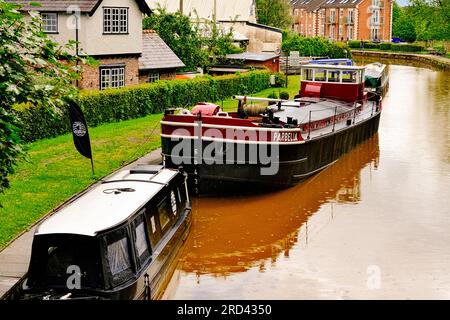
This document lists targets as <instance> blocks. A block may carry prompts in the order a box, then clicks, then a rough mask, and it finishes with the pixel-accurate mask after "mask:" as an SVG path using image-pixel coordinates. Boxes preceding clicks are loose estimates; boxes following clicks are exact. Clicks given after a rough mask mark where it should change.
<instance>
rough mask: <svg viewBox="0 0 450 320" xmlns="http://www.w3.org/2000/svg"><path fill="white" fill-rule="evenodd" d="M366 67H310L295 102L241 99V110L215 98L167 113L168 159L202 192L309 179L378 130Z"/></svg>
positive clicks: (378, 103) (376, 100) (378, 105)
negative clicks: (223, 107) (366, 82)
mask: <svg viewBox="0 0 450 320" xmlns="http://www.w3.org/2000/svg"><path fill="white" fill-rule="evenodd" d="M364 71H365V67H358V66H340V65H338V66H334V65H304V66H301V78H302V80H301V85H300V92H299V94H298V95H297V96H296V97H295V99H294V100H292V101H284V100H277V99H264V98H254V97H235V99H236V100H237V101H238V108H237V111H236V112H224V111H223V110H221V109H220V108H219V106H216V105H214V104H211V103H201V104H198V105H197V106H195V107H194V108H193V109H192V110H191V111H190V110H181V111H180V110H167V111H166V113H165V115H164V118H163V119H162V121H161V126H162V133H161V139H162V155H163V160H164V163H165V165H166V166H167V167H169V168H178V167H180V166H181V167H183V169H184V170H186V172H187V173H188V174H189V175H190V176H191V179H189V180H190V183H189V185H190V187H191V188H192V189H193V191H194V192H195V193H196V194H208V193H217V192H219V193H221V192H222V191H224V189H225V190H227V191H234V190H235V191H238V190H241V189H242V190H244V191H245V190H249V191H252V192H253V191H254V190H255V189H274V188H284V187H289V186H293V185H295V184H297V183H299V182H302V181H304V180H305V179H307V178H309V177H311V176H313V175H314V174H316V173H318V172H319V171H321V170H323V169H325V168H326V167H328V166H330V165H332V164H333V163H334V162H335V161H337V159H339V157H341V156H342V155H343V154H345V153H346V152H348V151H349V150H351V149H352V148H353V147H355V146H356V145H358V144H359V143H360V142H362V141H364V140H366V139H367V138H369V137H371V136H372V135H373V134H374V133H376V132H377V131H378V125H379V121H380V115H381V110H382V99H381V97H380V96H379V95H377V94H376V93H374V92H366V91H365V90H364ZM253 103H256V104H253ZM266 103H267V105H266Z"/></svg>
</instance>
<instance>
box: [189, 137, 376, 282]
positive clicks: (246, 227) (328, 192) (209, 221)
mask: <svg viewBox="0 0 450 320" xmlns="http://www.w3.org/2000/svg"><path fill="white" fill-rule="evenodd" d="M378 159H379V146H378V135H376V136H374V137H373V138H372V139H370V140H368V141H366V142H365V143H363V144H361V145H360V146H359V147H357V148H356V149H354V150H353V151H352V152H350V153H348V154H347V155H346V156H344V157H343V158H342V159H340V160H339V161H338V162H337V163H336V164H335V165H334V166H332V167H330V168H328V169H327V170H325V171H323V172H321V173H320V174H318V175H317V176H315V177H314V178H312V179H310V180H308V181H307V182H305V183H303V184H301V185H298V186H296V187H293V188H291V189H287V190H284V191H280V192H276V193H272V194H265V195H259V196H258V195H257V196H245V197H237V198H223V199H215V198H206V199H195V200H194V206H193V209H194V212H195V214H194V227H193V229H192V231H191V234H190V236H189V239H188V242H187V245H186V247H185V250H184V253H183V255H182V259H181V265H180V268H181V270H183V271H185V272H192V273H195V274H197V275H198V276H200V275H202V274H214V275H220V276H226V275H229V274H230V273H235V272H243V271H246V270H248V269H249V268H252V267H256V266H258V268H259V270H260V271H264V270H265V268H266V263H271V264H274V263H276V261H277V259H278V257H279V256H280V254H282V255H283V256H284V257H289V250H290V249H291V248H292V246H293V245H294V244H295V243H297V242H304V243H305V244H306V243H307V241H308V225H307V220H308V217H309V216H311V215H312V214H314V213H315V212H317V211H318V210H319V208H320V207H321V206H323V205H324V204H326V203H333V202H339V203H357V202H358V201H359V200H360V197H361V189H360V171H361V169H362V168H364V167H366V166H369V165H370V166H372V167H373V168H377V166H378ZM330 219H333V216H332V215H331V216H330ZM302 225H303V226H304V227H303V228H301V229H300V227H301V226H302Z"/></svg>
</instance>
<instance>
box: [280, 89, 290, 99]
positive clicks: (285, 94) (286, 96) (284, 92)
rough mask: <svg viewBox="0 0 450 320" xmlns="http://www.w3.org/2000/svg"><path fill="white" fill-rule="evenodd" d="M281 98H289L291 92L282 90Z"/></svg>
mask: <svg viewBox="0 0 450 320" xmlns="http://www.w3.org/2000/svg"><path fill="white" fill-rule="evenodd" d="M280 99H282V100H289V92H287V91H281V92H280Z"/></svg>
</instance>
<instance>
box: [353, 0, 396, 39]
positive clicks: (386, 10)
mask: <svg viewBox="0 0 450 320" xmlns="http://www.w3.org/2000/svg"><path fill="white" fill-rule="evenodd" d="M379 1H380V2H381V3H382V7H381V8H380V9H379V12H380V22H381V23H380V24H379V25H377V26H375V25H372V26H371V25H370V18H371V16H372V15H373V6H372V0H364V1H363V2H361V3H360V4H359V5H358V39H360V40H372V39H371V38H372V34H371V29H374V28H375V29H377V30H378V39H379V40H381V41H390V40H391V34H390V31H391V5H392V1H390V0H379Z"/></svg>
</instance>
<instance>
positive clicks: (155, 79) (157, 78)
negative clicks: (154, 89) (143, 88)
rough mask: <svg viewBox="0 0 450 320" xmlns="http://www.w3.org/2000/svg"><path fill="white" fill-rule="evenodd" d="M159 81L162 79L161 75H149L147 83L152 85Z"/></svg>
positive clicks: (155, 73)
mask: <svg viewBox="0 0 450 320" xmlns="http://www.w3.org/2000/svg"><path fill="white" fill-rule="evenodd" d="M159 79H160V77H159V73H158V72H154V73H149V74H148V79H147V82H148V83H152V82H156V81H158V80H159Z"/></svg>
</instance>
